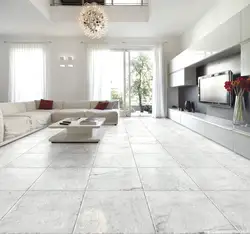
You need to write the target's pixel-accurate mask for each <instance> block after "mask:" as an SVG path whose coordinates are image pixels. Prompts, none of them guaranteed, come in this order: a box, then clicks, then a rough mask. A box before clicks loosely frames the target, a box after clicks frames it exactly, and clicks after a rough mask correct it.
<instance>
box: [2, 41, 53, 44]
mask: <svg viewBox="0 0 250 234" xmlns="http://www.w3.org/2000/svg"><path fill="white" fill-rule="evenodd" d="M4 43H6V44H50V43H52V41H4Z"/></svg>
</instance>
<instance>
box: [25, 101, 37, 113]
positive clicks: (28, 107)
mask: <svg viewBox="0 0 250 234" xmlns="http://www.w3.org/2000/svg"><path fill="white" fill-rule="evenodd" d="M25 106H26V111H34V110H36V103H35V101H31V102H25Z"/></svg>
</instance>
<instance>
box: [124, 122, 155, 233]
mask: <svg viewBox="0 0 250 234" xmlns="http://www.w3.org/2000/svg"><path fill="white" fill-rule="evenodd" d="M140 122H141V120H140ZM124 127H125V131H126V133H127V135H128V141H129V145H130V149H131V151H132V155H133V158H134V162H135V166H136V170H137V174H138V177H139V180H140V183H141V186H142V190H139V191H142V192H143V195H144V198H145V201H146V204H147V208H148V212H149V216H150V219H151V222H152V225H153V228H154V231H155V233H157V230H156V226H155V223H154V220H153V217H152V213H151V210H150V207H149V203H148V199H147V196H146V193H145V190H144V187H143V183H142V180H141V176H140V172H139V169H138V165H137V163H136V160H135V155H134V151H133V148H132V145H131V142H130V136H129V134H128V131H127V128H126V125H125V126H124Z"/></svg>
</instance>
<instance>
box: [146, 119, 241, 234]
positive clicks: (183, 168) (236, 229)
mask: <svg viewBox="0 0 250 234" xmlns="http://www.w3.org/2000/svg"><path fill="white" fill-rule="evenodd" d="M143 124H144V123H143ZM144 126H145V127H146V128H147V129H148V131H149V132H150V133H151V134H152V135H153V136H154V137H155V135H154V134H153V133H152V132H151V131H150V130H149V128H148V127H147V126H146V125H145V124H144ZM155 139H156V140H157V138H156V137H155ZM157 141H158V140H157ZM158 142H159V141H158ZM159 144H160V145H161V146H162V147H163V144H162V143H161V142H159ZM163 148H164V147H163ZM164 149H165V148H164ZM165 150H166V149H165ZM166 151H167V150H166ZM167 152H168V153H169V155H170V156H171V157H172V158H173V159H174V160H175V161H176V163H177V164H178V165H179V166H180V167H181V168H182V170H183V171H184V173H185V174H186V175H187V176H188V177H189V178H190V179H191V180H192V181H193V183H194V184H195V185H196V186H197V187H198V188H199V189H200V190H197V191H194V192H202V193H203V194H204V196H205V197H206V198H207V199H208V201H210V202H211V203H212V205H214V207H215V208H216V209H217V210H218V211H219V213H220V214H221V215H222V216H223V217H224V218H225V219H226V220H227V221H228V222H229V224H231V225H232V227H233V228H234V229H235V231H240V230H238V228H237V227H236V226H235V225H234V224H233V223H232V222H231V221H230V220H229V219H228V218H227V217H226V215H224V213H223V212H222V211H221V210H220V208H219V207H218V206H217V205H216V204H215V203H214V202H213V201H212V200H211V199H210V197H209V196H207V194H206V193H205V192H204V191H203V190H202V189H201V187H200V186H199V185H198V184H197V183H196V182H195V181H194V180H193V178H192V177H191V176H190V175H189V174H188V173H187V171H186V169H185V167H184V166H182V165H181V164H180V163H179V161H178V160H176V159H175V158H174V157H173V156H172V154H171V153H170V152H169V151H167ZM216 192H220V191H218V190H216Z"/></svg>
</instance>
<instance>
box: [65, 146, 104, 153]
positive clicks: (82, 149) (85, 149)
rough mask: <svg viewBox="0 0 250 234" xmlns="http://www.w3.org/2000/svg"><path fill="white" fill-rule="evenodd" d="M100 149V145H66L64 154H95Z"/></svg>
mask: <svg viewBox="0 0 250 234" xmlns="http://www.w3.org/2000/svg"><path fill="white" fill-rule="evenodd" d="M98 147H99V145H98V144H65V150H64V151H63V152H64V153H71V154H82V153H83V154H84V153H95V152H96V150H97V149H98Z"/></svg>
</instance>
